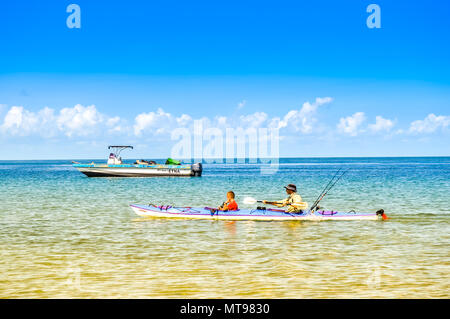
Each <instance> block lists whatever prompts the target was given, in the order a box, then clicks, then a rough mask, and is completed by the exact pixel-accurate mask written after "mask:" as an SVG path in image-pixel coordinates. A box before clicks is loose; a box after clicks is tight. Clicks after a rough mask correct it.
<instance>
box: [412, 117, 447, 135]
mask: <svg viewBox="0 0 450 319" xmlns="http://www.w3.org/2000/svg"><path fill="white" fill-rule="evenodd" d="M449 126H450V116H445V115H439V116H436V115H434V114H433V113H431V114H428V116H427V117H426V118H425V119H423V120H418V121H414V122H412V123H411V125H410V127H409V132H410V133H415V134H418V133H434V132H436V131H437V130H438V129H444V128H447V127H449Z"/></svg>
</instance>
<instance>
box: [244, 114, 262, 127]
mask: <svg viewBox="0 0 450 319" xmlns="http://www.w3.org/2000/svg"><path fill="white" fill-rule="evenodd" d="M267 117H268V116H267V114H266V113H264V112H255V113H253V114H249V115H241V116H240V117H239V120H240V126H241V127H243V128H248V127H253V128H258V127H261V126H262V125H263V124H264V123H266V121H267Z"/></svg>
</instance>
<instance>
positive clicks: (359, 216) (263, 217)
mask: <svg viewBox="0 0 450 319" xmlns="http://www.w3.org/2000/svg"><path fill="white" fill-rule="evenodd" d="M130 207H131V209H132V210H133V211H134V212H135V213H136V214H137V215H139V216H142V217H157V218H182V219H212V220H260V221H289V220H290V221H292V220H312V221H321V220H381V219H382V216H380V215H378V214H376V213H353V212H348V213H343V212H333V211H316V212H314V213H311V212H310V211H306V212H303V213H301V214H295V213H286V212H284V211H282V210H279V209H265V210H258V209H240V210H237V211H232V212H224V211H218V212H213V211H212V210H211V208H208V207H173V206H154V205H137V204H131V205H130Z"/></svg>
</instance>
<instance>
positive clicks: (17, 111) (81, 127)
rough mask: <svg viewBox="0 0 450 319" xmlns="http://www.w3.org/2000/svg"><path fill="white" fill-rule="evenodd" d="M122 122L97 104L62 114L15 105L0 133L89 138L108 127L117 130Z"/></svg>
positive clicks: (5, 119)
mask: <svg viewBox="0 0 450 319" xmlns="http://www.w3.org/2000/svg"><path fill="white" fill-rule="evenodd" d="M120 121H121V119H120V118H119V117H117V116H116V117H114V118H109V117H107V116H105V115H103V114H101V113H99V112H98V111H97V109H96V108H95V105H91V106H86V107H85V106H82V105H80V104H77V105H75V106H74V107H72V108H63V109H61V110H60V112H59V113H58V114H55V111H54V110H53V109H51V108H48V107H45V108H43V109H42V110H40V111H38V112H31V111H28V110H26V109H24V108H23V106H13V107H11V108H10V109H9V110H8V112H7V113H6V115H5V117H4V120H3V124H2V125H0V130H1V131H2V133H4V134H9V135H12V136H28V135H31V134H39V135H41V136H43V137H51V136H55V135H56V134H57V133H58V132H60V133H63V134H64V135H66V136H68V137H72V136H75V135H76V136H86V135H89V134H92V133H94V132H99V131H100V130H101V126H102V125H105V126H106V127H108V128H110V129H111V130H117V129H118V128H120V126H116V125H117V124H118V123H119V122H120Z"/></svg>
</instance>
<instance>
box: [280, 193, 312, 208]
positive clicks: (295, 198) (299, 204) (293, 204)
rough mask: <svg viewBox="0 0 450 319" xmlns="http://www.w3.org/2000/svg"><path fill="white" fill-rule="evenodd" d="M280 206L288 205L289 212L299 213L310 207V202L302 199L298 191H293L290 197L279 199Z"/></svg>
mask: <svg viewBox="0 0 450 319" xmlns="http://www.w3.org/2000/svg"><path fill="white" fill-rule="evenodd" d="M276 203H278V204H279V205H278V206H279V207H283V206H288V209H287V210H286V211H287V212H288V213H298V212H300V211H301V210H304V209H307V208H308V203H307V202H303V201H302V197H301V196H300V195H299V194H297V193H292V194H291V195H289V196H288V198H286V199H284V200H280V201H277V202H276Z"/></svg>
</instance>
